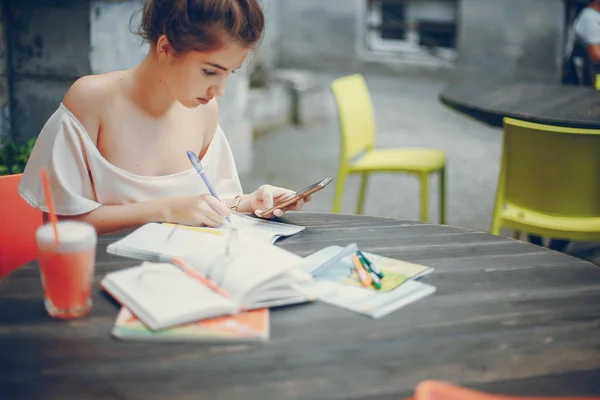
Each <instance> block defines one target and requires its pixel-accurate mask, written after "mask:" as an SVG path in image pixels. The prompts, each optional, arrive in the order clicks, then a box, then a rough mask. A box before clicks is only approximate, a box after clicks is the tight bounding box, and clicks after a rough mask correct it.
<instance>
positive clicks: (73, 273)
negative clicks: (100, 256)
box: [36, 221, 97, 318]
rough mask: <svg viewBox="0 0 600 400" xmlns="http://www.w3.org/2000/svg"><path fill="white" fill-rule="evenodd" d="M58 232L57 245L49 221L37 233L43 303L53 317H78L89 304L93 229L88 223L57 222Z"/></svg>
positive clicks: (93, 258)
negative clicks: (58, 241) (58, 240)
mask: <svg viewBox="0 0 600 400" xmlns="http://www.w3.org/2000/svg"><path fill="white" fill-rule="evenodd" d="M58 233H59V235H58V236H59V239H60V243H58V244H57V243H56V241H55V237H54V230H53V228H52V224H45V225H43V226H41V227H40V228H39V229H38V230H37V232H36V240H37V244H38V248H39V250H40V254H39V259H38V264H39V267H40V274H41V278H42V286H43V287H44V305H45V308H46V311H47V312H48V314H49V315H50V316H52V317H55V318H77V317H81V316H83V315H85V314H87V313H88V312H89V311H90V309H91V307H92V284H93V279H94V266H95V261H96V241H97V236H96V230H95V229H94V227H93V226H92V225H90V224H87V223H83V222H78V221H60V222H58Z"/></svg>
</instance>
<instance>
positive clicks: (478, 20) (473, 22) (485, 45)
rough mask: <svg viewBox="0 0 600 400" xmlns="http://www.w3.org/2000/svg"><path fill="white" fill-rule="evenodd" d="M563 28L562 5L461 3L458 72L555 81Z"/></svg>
mask: <svg viewBox="0 0 600 400" xmlns="http://www.w3.org/2000/svg"><path fill="white" fill-rule="evenodd" d="M563 24H564V5H563V1H562V0H526V1H521V0H461V4H460V14H459V39H458V40H459V45H458V55H459V66H460V67H462V68H464V69H467V70H478V71H484V72H489V73H492V74H496V75H501V76H509V77H511V76H519V77H531V78H540V79H544V80H554V81H556V79H558V73H559V71H560V58H561V56H562V46H563V41H562V37H563V30H564V28H563Z"/></svg>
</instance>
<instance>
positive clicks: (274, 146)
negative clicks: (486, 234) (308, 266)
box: [242, 74, 600, 265]
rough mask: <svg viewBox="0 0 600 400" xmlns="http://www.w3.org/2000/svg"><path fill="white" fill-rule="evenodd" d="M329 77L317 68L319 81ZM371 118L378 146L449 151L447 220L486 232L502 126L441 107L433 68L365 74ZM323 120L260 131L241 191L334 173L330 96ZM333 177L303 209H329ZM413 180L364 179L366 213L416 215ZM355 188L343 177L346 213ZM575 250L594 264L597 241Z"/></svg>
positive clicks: (599, 258) (439, 81)
mask: <svg viewBox="0 0 600 400" xmlns="http://www.w3.org/2000/svg"><path fill="white" fill-rule="evenodd" d="M332 78H335V75H331V74H329V75H327V74H320V75H319V79H320V80H321V81H322V82H328V81H329V80H330V79H332ZM366 79H367V83H368V85H369V89H370V91H371V96H372V100H373V103H374V107H375V115H376V118H377V124H378V133H377V146H381V147H392V146H427V147H434V148H439V149H441V150H443V151H445V152H446V154H447V157H448V172H447V174H448V177H447V195H448V200H447V201H448V206H447V223H448V224H450V225H457V226H461V227H467V228H473V229H477V230H483V231H487V230H489V225H490V218H491V215H492V206H493V201H494V195H495V189H496V182H497V178H498V176H497V175H498V169H499V162H500V153H501V130H500V129H499V128H494V127H490V126H487V125H485V124H483V123H481V122H479V121H477V120H473V119H470V118H468V117H466V116H464V115H462V114H459V113H456V112H455V111H453V110H451V109H449V108H447V107H446V106H444V105H443V104H441V103H440V102H439V101H438V98H437V96H438V93H439V92H440V90H441V89H442V88H443V87H444V86H445V85H447V84H448V79H449V78H445V77H443V75H441V74H440V76H439V77H432V76H427V77H424V76H418V75H417V76H414V75H413V76H410V77H403V76H390V75H369V74H367V75H366ZM325 103H326V105H327V109H328V115H329V118H328V119H327V120H325V121H323V122H321V123H319V124H316V125H313V126H311V127H306V128H298V127H292V126H290V127H285V128H282V129H278V130H275V131H272V132H270V133H267V134H264V135H262V136H260V137H258V138H256V139H255V142H254V164H253V169H252V171H251V172H250V173H248V174H245V175H244V176H242V182H243V185H244V189H245V190H246V191H251V190H254V189H255V188H256V187H258V186H259V185H260V184H262V183H265V182H268V183H271V184H273V185H279V186H284V187H289V188H291V189H295V190H299V189H301V188H303V187H305V186H307V185H308V184H310V183H312V182H315V181H317V180H319V179H320V178H323V177H326V176H329V175H332V176H334V177H335V176H336V171H337V165H338V157H339V131H338V124H337V120H336V114H335V109H334V106H333V98H332V97H331V95H328V97H327V99H326V101H325ZM431 187H432V191H431V195H430V199H429V204H430V218H431V221H433V222H436V221H437V216H438V214H437V196H438V192H437V177H435V178H432V179H431ZM334 188H335V181H334V182H332V184H330V186H328V187H327V188H326V189H325V190H324V191H322V192H320V193H319V194H317V195H315V197H314V199H313V201H312V202H310V203H309V204H307V205H306V207H305V210H307V211H331V208H332V203H333V194H334ZM418 190H419V186H418V182H417V180H416V178H415V177H412V176H409V175H401V174H380V175H375V176H373V177H372V178H371V180H370V183H369V187H368V191H367V197H366V202H365V212H364V213H365V214H367V215H375V216H386V217H395V218H402V219H412V220H418V218H419V208H418V207H419V192H418ZM357 193H358V177H350V179H349V180H348V183H347V186H346V191H345V193H344V200H343V208H342V212H347V213H352V212H354V209H355V204H356V198H357V196H356V195H357ZM574 251H575V253H577V254H576V255H580V256H582V257H584V258H588V259H591V258H593V259H594V260H595V261H596V262H597V263H598V264H599V265H600V254H599V253H600V251H598V246H597V245H596V246H593V245H590V244H581V245H576V246H575V249H574Z"/></svg>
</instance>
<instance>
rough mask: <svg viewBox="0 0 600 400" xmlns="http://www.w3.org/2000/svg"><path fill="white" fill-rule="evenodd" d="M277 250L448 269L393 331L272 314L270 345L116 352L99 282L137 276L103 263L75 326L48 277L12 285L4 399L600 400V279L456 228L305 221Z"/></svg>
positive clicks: (323, 217)
mask: <svg viewBox="0 0 600 400" xmlns="http://www.w3.org/2000/svg"><path fill="white" fill-rule="evenodd" d="M284 220H285V221H289V222H292V223H299V224H303V225H305V226H306V227H307V229H306V230H305V231H303V232H301V233H299V234H297V235H295V236H293V237H291V238H287V239H285V240H282V241H281V242H280V244H281V246H282V247H284V248H286V249H289V250H291V251H293V252H295V253H297V254H299V255H301V256H305V255H308V254H310V253H312V252H314V251H316V250H319V249H321V248H322V247H324V246H326V245H331V244H337V245H345V244H348V243H350V242H353V241H356V242H357V243H358V244H359V246H360V247H361V248H363V249H364V250H367V251H369V252H375V253H379V254H381V255H384V256H389V257H394V258H398V259H403V260H411V261H416V262H418V263H421V264H424V265H428V266H431V267H434V268H435V271H434V272H433V274H431V275H428V276H427V277H426V278H424V281H425V282H427V283H430V284H432V285H434V286H436V287H437V292H436V293H435V294H433V295H431V296H429V297H427V298H425V299H422V300H420V301H418V302H416V303H414V304H411V305H409V306H407V307H406V308H403V309H401V310H398V311H396V312H395V313H393V314H390V315H388V316H386V317H383V318H382V319H380V320H372V319H370V318H368V317H364V316H361V315H358V314H354V313H352V312H349V311H345V310H342V309H339V308H336V307H333V306H329V305H326V304H322V303H315V304H309V305H303V306H296V307H289V308H286V309H280V310H275V311H273V312H272V314H271V318H272V325H271V339H270V341H269V342H267V343H265V344H258V345H254V344H253V345H245V344H244V345H220V346H216V345H212V346H211V345H203V344H166V343H162V344H147V343H140V342H122V341H117V340H114V339H112V338H111V336H110V330H111V328H112V325H113V322H114V319H115V317H116V315H117V311H118V307H117V305H116V304H115V303H114V302H112V301H111V300H110V298H109V297H108V296H107V295H105V294H103V293H102V292H101V291H100V289H99V287H98V285H97V282H98V281H99V280H100V279H101V278H102V277H103V276H104V275H105V274H106V273H107V272H109V271H113V270H116V269H119V268H122V267H125V266H127V265H132V264H133V263H135V261H131V260H127V259H124V258H117V257H115V256H110V255H108V254H107V253H106V252H105V248H106V245H107V243H109V242H111V241H112V240H114V239H115V237H114V236H105V237H101V240H100V243H99V246H98V260H97V261H98V262H97V275H96V287H95V293H94V302H95V303H94V308H93V311H92V313H91V315H89V316H87V317H85V318H83V319H81V320H74V321H71V322H62V321H54V320H51V319H50V318H48V317H47V316H46V314H45V312H44V310H43V308H42V289H41V286H40V279H39V273H38V270H37V267H36V266H35V265H34V264H32V265H29V266H27V267H24V268H22V269H21V270H19V271H17V272H16V273H14V274H13V275H11V276H9V277H8V278H7V279H5V280H4V281H2V282H1V283H0V354H1V356H0V398H1V399H12V398H19V399H67V398H77V399H94V398H100V399H144V400H147V399H208V398H223V399H232V398H243V399H284V398H285V399H295V398H300V399H309V398H310V399H350V398H352V399H355V398H377V399H379V398H385V399H400V398H402V397H403V396H405V395H408V394H411V393H412V391H413V389H414V387H415V385H416V384H417V383H418V382H419V381H421V380H423V379H426V378H438V379H444V380H448V381H452V382H455V383H460V384H466V385H469V386H472V387H476V388H480V389H484V390H490V391H495V392H502V393H509V394H521V395H534V394H536V395H561V394H563V395H566V394H569V395H584V394H592V393H595V394H599V393H600V268H599V267H596V266H594V265H592V264H590V263H587V262H584V261H581V260H578V259H575V258H572V257H570V256H567V255H564V254H560V253H555V252H553V251H550V250H547V249H543V248H540V247H536V246H533V245H530V244H526V243H522V242H519V241H515V240H512V239H509V238H505V237H497V236H492V235H490V234H487V233H482V232H476V231H471V230H467V229H462V228H457V227H453V226H439V225H433V224H431V225H430V224H422V223H417V222H411V221H400V220H394V219H384V218H375V217H364V216H362V217H361V216H351V215H331V214H311V213H292V214H289V215H288V216H286V217H285V218H284Z"/></svg>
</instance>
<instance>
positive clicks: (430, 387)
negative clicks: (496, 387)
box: [412, 380, 600, 400]
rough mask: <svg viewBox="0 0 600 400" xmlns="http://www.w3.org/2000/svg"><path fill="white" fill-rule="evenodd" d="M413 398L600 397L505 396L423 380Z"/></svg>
mask: <svg viewBox="0 0 600 400" xmlns="http://www.w3.org/2000/svg"><path fill="white" fill-rule="evenodd" d="M412 399H413V400H594V399H596V400H597V399H600V397H598V396H596V397H584V396H573V397H556V396H555V397H551V396H548V397H533V396H532V397H525V396H507V395H500V394H493V393H486V392H481V391H478V390H473V389H468V388H465V387H462V386H458V385H453V384H451V383H447V382H443V381H437V380H425V381H422V382H421V383H419V384H418V385H417V388H416V389H415V394H414V396H413V397H412Z"/></svg>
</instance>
